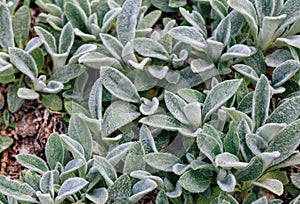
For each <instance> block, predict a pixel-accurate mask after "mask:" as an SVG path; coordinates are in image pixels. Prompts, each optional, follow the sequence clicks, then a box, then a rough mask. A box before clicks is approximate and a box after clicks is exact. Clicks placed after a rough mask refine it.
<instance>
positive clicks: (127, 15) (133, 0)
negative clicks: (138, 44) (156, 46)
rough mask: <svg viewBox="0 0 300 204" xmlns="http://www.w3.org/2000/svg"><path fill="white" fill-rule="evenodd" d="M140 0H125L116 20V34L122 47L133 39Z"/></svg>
mask: <svg viewBox="0 0 300 204" xmlns="http://www.w3.org/2000/svg"><path fill="white" fill-rule="evenodd" d="M140 6H141V0H126V1H125V2H124V3H123V6H122V11H121V12H120V14H119V15H118V18H117V34H118V38H119V40H120V41H121V43H122V44H123V45H125V44H126V43H127V42H129V41H131V40H133V39H134V37H135V30H136V26H137V18H138V13H139V8H140Z"/></svg>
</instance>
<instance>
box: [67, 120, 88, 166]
mask: <svg viewBox="0 0 300 204" xmlns="http://www.w3.org/2000/svg"><path fill="white" fill-rule="evenodd" d="M68 134H69V135H70V137H71V138H72V139H74V140H76V141H77V142H79V143H80V144H81V145H82V147H83V150H84V155H85V159H86V160H89V159H90V158H91V156H92V134H91V132H90V130H89V128H88V127H87V125H86V124H85V122H84V121H83V120H82V119H81V118H80V117H79V116H78V114H73V115H72V116H71V119H70V121H69V127H68Z"/></svg>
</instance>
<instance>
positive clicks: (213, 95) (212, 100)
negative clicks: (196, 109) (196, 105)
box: [202, 79, 242, 120]
mask: <svg viewBox="0 0 300 204" xmlns="http://www.w3.org/2000/svg"><path fill="white" fill-rule="evenodd" d="M241 83H242V81H241V80H237V79H235V80H228V81H224V82H222V83H219V84H218V85H216V86H215V87H213V88H212V90H211V91H210V92H209V94H208V95H207V97H206V99H205V101H204V104H203V109H202V115H203V116H204V120H207V119H208V118H209V116H210V115H211V114H212V113H213V112H214V111H216V110H217V109H218V108H219V107H221V106H222V104H224V103H225V102H226V101H228V100H229V99H230V98H231V97H232V96H233V95H234V94H235V93H236V91H237V90H238V88H239V86H240V85H241Z"/></svg>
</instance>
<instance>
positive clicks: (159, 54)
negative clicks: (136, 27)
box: [134, 38, 169, 61]
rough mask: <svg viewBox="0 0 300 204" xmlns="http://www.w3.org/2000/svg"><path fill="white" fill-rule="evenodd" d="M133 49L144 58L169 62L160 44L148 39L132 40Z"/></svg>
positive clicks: (165, 51)
mask: <svg viewBox="0 0 300 204" xmlns="http://www.w3.org/2000/svg"><path fill="white" fill-rule="evenodd" d="M134 49H135V50H136V51H137V52H138V53H139V54H140V55H142V56H144V57H153V58H157V59H161V60H165V61H168V60H169V54H168V52H167V50H166V49H165V48H164V47H163V46H162V45H161V44H159V43H158V42H156V41H154V40H152V39H150V38H136V39H134Z"/></svg>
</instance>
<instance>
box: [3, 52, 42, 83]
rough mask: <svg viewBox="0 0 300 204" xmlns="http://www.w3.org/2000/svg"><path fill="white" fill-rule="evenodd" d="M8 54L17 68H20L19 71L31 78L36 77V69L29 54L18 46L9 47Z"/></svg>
mask: <svg viewBox="0 0 300 204" xmlns="http://www.w3.org/2000/svg"><path fill="white" fill-rule="evenodd" d="M9 56H10V61H11V62H12V63H13V64H14V65H15V66H16V68H17V69H18V70H20V72H22V73H24V74H25V75H27V76H28V77H29V78H30V79H31V80H35V79H36V78H37V76H38V69H37V66H36V64H35V61H34V59H33V58H32V56H31V55H29V54H28V53H27V52H25V51H23V50H21V49H19V48H10V49H9Z"/></svg>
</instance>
